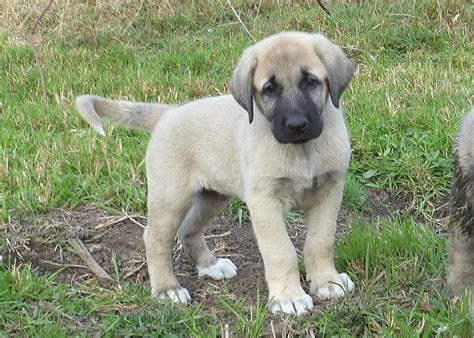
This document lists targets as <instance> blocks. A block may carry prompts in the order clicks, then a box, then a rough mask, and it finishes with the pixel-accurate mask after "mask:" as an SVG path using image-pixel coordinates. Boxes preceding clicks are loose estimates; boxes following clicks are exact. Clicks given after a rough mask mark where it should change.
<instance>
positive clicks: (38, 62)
mask: <svg viewBox="0 0 474 338" xmlns="http://www.w3.org/2000/svg"><path fill="white" fill-rule="evenodd" d="M52 4H53V0H49V2H48V4H47V5H46V7H45V8H44V9H43V11H42V12H41V14H40V16H39V17H38V19H37V20H36V22H35V24H34V25H33V28H31V31H30V39H29V40H30V45H31V49H32V50H33V55H34V57H35V61H36V66H37V67H38V71H39V73H40V81H41V87H42V88H43V104H44V105H47V104H48V95H47V92H46V80H45V76H44V71H43V64H42V62H41V58H40V56H39V54H38V51H37V50H36V45H35V38H34V34H35V30H36V27H38V24H39V22H40V21H41V19H42V18H43V16H44V15H45V14H46V12H47V11H48V9H49V7H51V5H52Z"/></svg>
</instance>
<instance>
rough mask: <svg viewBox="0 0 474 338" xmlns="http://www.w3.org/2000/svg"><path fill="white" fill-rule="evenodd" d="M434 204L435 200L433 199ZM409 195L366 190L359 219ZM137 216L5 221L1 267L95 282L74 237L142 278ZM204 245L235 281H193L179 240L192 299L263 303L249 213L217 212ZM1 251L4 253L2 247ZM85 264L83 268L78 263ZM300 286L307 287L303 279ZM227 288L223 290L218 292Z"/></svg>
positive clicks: (376, 215) (56, 214) (407, 201)
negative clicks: (227, 264) (26, 267)
mask: <svg viewBox="0 0 474 338" xmlns="http://www.w3.org/2000/svg"><path fill="white" fill-rule="evenodd" d="M440 203H441V202H440ZM410 205H411V197H409V196H407V197H401V198H400V197H397V198H394V197H393V196H390V195H388V194H386V193H384V192H382V191H371V192H370V209H371V210H370V212H369V213H367V214H365V215H362V216H360V215H359V216H358V217H362V220H363V221H365V222H367V223H369V222H372V221H374V220H376V219H379V220H380V219H385V218H387V217H388V216H390V215H400V214H402V213H404V212H410ZM351 217H353V215H351V214H350V213H349V212H348V211H347V210H344V209H342V210H341V213H340V217H339V220H338V225H339V227H338V236H343V235H344V234H345V233H346V226H345V224H346V222H347V221H348V220H349V219H350V218H351ZM145 225H146V219H145V217H143V216H139V215H132V216H130V217H127V216H124V215H118V216H117V215H112V214H110V213H108V212H106V211H104V210H100V209H97V208H91V207H84V208H80V209H77V210H74V211H64V210H55V211H53V212H50V213H48V214H44V215H40V216H37V217H36V218H35V219H31V220H30V221H28V220H24V219H23V220H12V221H10V222H9V223H8V224H5V225H4V226H2V227H0V230H1V229H2V228H3V229H4V230H3V231H4V234H3V235H4V238H5V240H6V245H4V246H3V248H0V255H2V256H3V261H4V262H7V264H18V263H27V262H30V263H31V265H32V268H33V269H34V271H35V272H36V273H38V274H44V273H51V272H54V271H57V270H58V269H59V268H61V267H65V269H64V270H63V271H62V272H61V273H60V274H59V275H58V279H59V280H60V281H64V282H68V283H71V284H75V283H84V282H89V281H92V280H95V277H94V275H93V274H92V273H91V272H90V271H89V270H88V269H87V268H86V267H85V266H84V262H83V261H82V260H81V258H80V257H79V256H78V255H77V254H76V253H75V252H74V250H73V248H72V246H71V244H70V243H69V242H68V238H80V239H82V240H83V241H84V243H85V244H86V247H87V248H88V250H89V251H90V253H91V254H92V256H93V257H94V259H95V260H96V261H97V263H98V264H99V265H100V266H102V267H103V268H104V269H105V271H107V272H108V273H109V275H110V276H112V277H113V278H114V279H116V278H117V274H116V267H118V278H119V279H120V282H121V283H123V282H126V281H127V282H130V283H132V284H142V283H147V280H148V274H147V270H146V265H145V254H144V245H143V240H142V234H143V226H145ZM288 232H289V235H290V237H291V239H292V241H293V243H294V245H295V247H296V249H297V252H298V254H299V255H301V254H302V249H303V244H304V236H305V228H304V226H303V225H302V222H298V221H297V222H289V223H288ZM206 236H207V237H208V238H207V243H208V245H209V248H210V249H211V250H212V251H213V252H214V253H215V254H216V256H218V257H228V258H230V259H231V260H232V261H233V262H234V263H235V264H236V265H237V266H238V268H239V274H238V276H237V277H236V278H234V279H231V280H227V281H224V282H221V281H220V282H215V281H210V280H207V279H204V280H203V279H198V278H197V272H196V269H195V268H194V267H193V265H192V264H191V262H190V260H189V257H188V256H187V255H186V254H185V253H184V252H183V251H182V248H181V246H180V244H179V243H177V245H175V249H174V252H173V255H174V264H175V272H176V275H177V277H178V279H179V281H180V282H181V284H182V285H183V286H184V287H186V288H187V289H188V290H189V291H190V293H191V297H192V298H193V302H198V303H200V304H202V305H203V306H204V308H205V309H208V310H211V311H212V307H213V305H214V304H215V302H216V297H215V296H214V293H216V292H217V293H226V294H227V293H228V296H230V297H231V298H235V299H242V298H243V299H245V300H246V302H247V304H250V305H255V300H256V294H257V291H258V292H259V293H260V295H261V300H262V301H263V302H266V300H267V298H266V297H267V287H266V284H265V278H264V268H263V262H262V258H261V256H260V253H259V251H258V247H257V243H256V240H255V236H254V233H253V231H252V227H251V224H250V222H249V221H248V218H245V219H244V221H243V223H242V224H241V225H239V224H238V221H234V220H233V219H232V217H231V215H230V213H229V211H228V210H226V211H224V212H223V213H222V214H220V215H219V216H218V217H216V218H215V219H214V220H213V221H212V222H211V224H210V225H209V227H208V231H207V233H206ZM2 251H3V252H2ZM81 266H84V267H81ZM304 287H307V285H306V284H304ZM225 290H226V291H225Z"/></svg>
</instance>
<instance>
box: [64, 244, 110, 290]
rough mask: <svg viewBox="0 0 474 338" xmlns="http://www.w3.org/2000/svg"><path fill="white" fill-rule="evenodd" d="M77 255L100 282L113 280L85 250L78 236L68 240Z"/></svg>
mask: <svg viewBox="0 0 474 338" xmlns="http://www.w3.org/2000/svg"><path fill="white" fill-rule="evenodd" d="M69 242H70V243H71V244H72V246H73V247H74V249H76V252H77V254H78V255H79V256H81V258H82V260H83V261H84V263H86V265H87V267H88V268H89V270H90V271H91V272H92V273H93V274H94V275H96V276H97V278H99V280H100V281H101V282H107V283H108V282H113V281H114V280H113V279H112V277H110V275H109V274H108V273H107V272H106V271H105V270H104V269H103V268H102V267H101V266H100V265H99V264H98V263H97V262H96V261H95V259H94V257H92V255H91V254H90V252H89V250H87V248H86V246H85V244H84V242H83V241H81V240H80V239H78V238H72V239H70V240H69Z"/></svg>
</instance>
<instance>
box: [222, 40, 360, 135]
mask: <svg viewBox="0 0 474 338" xmlns="http://www.w3.org/2000/svg"><path fill="white" fill-rule="evenodd" d="M353 70H354V65H353V63H352V61H350V60H349V59H348V58H347V57H346V55H345V54H344V53H343V52H342V50H341V49H340V48H339V47H337V46H336V45H334V44H333V43H332V42H330V41H329V40H328V39H326V38H325V37H323V36H322V35H320V34H308V33H301V32H285V33H280V34H276V35H273V36H270V37H269V38H266V39H264V40H262V41H260V42H259V43H257V44H255V45H253V46H251V47H249V48H248V49H246V50H245V51H244V53H243V55H242V57H241V58H240V60H239V62H238V64H237V67H236V68H235V70H234V74H233V76H232V78H231V80H230V90H231V92H232V95H233V96H234V98H235V99H236V101H237V102H238V103H239V104H240V105H241V106H242V107H243V108H244V109H245V110H247V112H248V114H249V121H250V123H252V121H253V115H254V102H255V105H256V106H257V107H258V110H259V111H260V112H261V113H262V114H263V115H264V116H265V117H266V118H267V120H268V121H269V122H270V124H271V129H272V133H273V135H274V137H275V139H276V140H277V141H278V142H280V143H304V142H307V141H309V140H311V139H314V138H317V137H318V136H319V135H321V133H322V131H323V128H324V119H323V111H324V107H325V106H326V103H327V100H328V97H330V98H331V100H332V103H333V105H334V106H335V107H339V99H340V97H341V94H342V92H343V91H344V90H345V89H346V87H347V86H348V84H349V82H350V80H351V78H352V73H353Z"/></svg>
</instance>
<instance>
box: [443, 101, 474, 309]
mask: <svg viewBox="0 0 474 338" xmlns="http://www.w3.org/2000/svg"><path fill="white" fill-rule="evenodd" d="M452 188H453V193H452V203H451V214H450V218H449V230H450V233H451V244H450V247H449V271H448V272H449V273H448V288H449V294H450V295H451V296H456V295H457V296H459V295H461V294H462V293H463V292H464V290H465V289H466V288H469V287H470V288H471V292H472V293H474V292H473V291H474V290H473V289H474V234H473V232H474V109H472V110H471V111H470V112H469V113H468V114H467V115H466V117H465V118H464V121H463V122H462V124H461V127H460V129H459V133H458V136H457V138H456V143H455V146H454V177H453V185H452ZM473 307H474V303H473V302H472V300H471V312H474V310H473Z"/></svg>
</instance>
